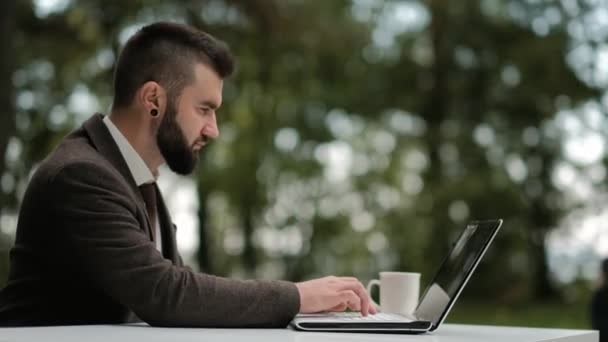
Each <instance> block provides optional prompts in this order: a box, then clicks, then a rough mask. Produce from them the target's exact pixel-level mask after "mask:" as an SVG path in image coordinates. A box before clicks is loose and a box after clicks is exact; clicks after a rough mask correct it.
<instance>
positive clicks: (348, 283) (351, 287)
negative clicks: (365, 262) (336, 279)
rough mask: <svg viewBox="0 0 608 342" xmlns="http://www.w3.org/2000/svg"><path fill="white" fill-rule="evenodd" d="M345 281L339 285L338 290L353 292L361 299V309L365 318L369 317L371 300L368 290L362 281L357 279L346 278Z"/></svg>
mask: <svg viewBox="0 0 608 342" xmlns="http://www.w3.org/2000/svg"><path fill="white" fill-rule="evenodd" d="M344 279H345V281H343V282H341V283H340V284H339V285H338V289H339V290H342V291H352V292H354V293H355V294H356V295H357V296H358V297H359V305H360V306H359V309H357V310H360V311H361V314H362V315H363V316H367V314H368V313H369V312H370V303H371V300H370V298H369V294H368V293H367V290H365V288H364V287H363V284H361V282H360V281H358V280H357V279H356V278H349V277H344ZM353 279H354V281H353Z"/></svg>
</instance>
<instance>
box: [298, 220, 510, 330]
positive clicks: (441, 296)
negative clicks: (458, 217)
mask: <svg viewBox="0 0 608 342" xmlns="http://www.w3.org/2000/svg"><path fill="white" fill-rule="evenodd" d="M501 225H502V220H500V219H499V220H485V221H471V222H469V223H468V224H467V225H466V228H465V229H464V230H463V231H462V233H461V234H460V236H459V237H458V239H457V240H456V242H455V243H454V244H453V245H452V248H451V249H450V252H449V253H448V255H447V257H446V258H445V259H444V261H443V263H442V264H441V267H439V270H438V271H437V273H436V274H435V277H434V278H433V280H432V281H431V282H430V285H429V286H428V287H427V289H426V290H425V291H424V294H423V295H422V297H421V299H420V302H419V304H418V306H417V308H416V310H415V311H414V314H413V315H411V316H409V315H397V314H388V313H378V314H376V315H368V316H367V317H363V316H361V314H360V313H359V312H330V313H318V314H299V315H297V316H296V317H295V318H294V319H293V320H292V321H291V323H290V325H291V326H292V327H293V328H294V329H296V330H303V331H339V332H370V333H381V332H384V333H407V334H420V333H426V332H429V331H435V330H436V329H437V328H439V326H440V325H441V323H442V322H443V321H444V320H445V318H446V317H447V315H448V313H449V312H450V309H452V307H453V306H454V304H455V303H456V299H458V296H459V295H460V293H461V292H462V290H463V289H464V287H465V285H466V283H467V281H468V280H469V278H470V277H471V275H472V274H473V271H475V268H476V267H477V265H478V264H479V262H480V261H481V258H482V257H483V255H484V253H485V252H486V250H487V249H488V247H489V246H490V244H491V243H492V240H493V239H494V237H495V236H496V233H497V232H498V229H499V228H500V226H501Z"/></svg>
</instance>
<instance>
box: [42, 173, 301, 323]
mask: <svg viewBox="0 0 608 342" xmlns="http://www.w3.org/2000/svg"><path fill="white" fill-rule="evenodd" d="M50 187H51V191H52V192H51V193H53V194H54V196H55V197H54V200H53V202H52V203H49V205H51V206H52V212H54V215H55V220H56V222H57V224H58V226H59V227H60V229H62V233H63V235H64V236H63V239H64V240H65V241H66V242H65V243H66V250H65V253H67V254H68V256H69V257H73V258H74V260H77V262H78V265H79V267H80V269H79V271H80V272H83V273H84V274H86V275H87V277H88V278H89V279H90V281H91V282H92V283H93V284H94V285H95V286H97V287H99V288H100V289H101V290H102V291H104V292H105V293H107V294H108V295H109V296H110V297H112V298H114V299H115V300H116V301H117V302H119V303H122V304H123V305H125V306H127V307H128V308H130V309H131V310H133V311H134V312H135V314H136V315H137V316H138V317H140V318H141V319H143V320H144V321H146V322H147V323H149V324H151V325H159V326H191V327H284V326H285V325H287V324H288V323H289V321H290V320H291V319H292V318H293V316H295V314H296V313H297V312H298V311H299V308H300V298H299V291H298V289H297V287H296V286H295V285H294V284H293V283H290V282H282V281H240V280H232V279H226V278H221V277H215V276H212V275H206V274H203V273H197V272H193V271H192V270H190V269H188V268H183V267H176V266H174V265H173V264H172V263H171V262H170V261H168V260H165V259H164V258H163V257H162V255H161V254H160V253H159V252H158V251H157V250H156V248H155V245H154V243H153V242H151V241H150V240H149V238H148V236H147V235H146V234H145V232H144V231H143V229H142V228H141V227H140V225H139V222H138V221H137V219H136V215H135V210H136V209H135V203H133V199H132V198H131V197H130V196H129V195H128V193H127V191H126V190H121V188H122V183H121V182H120V181H119V180H117V179H116V177H115V176H114V174H113V173H112V172H109V171H107V170H104V169H103V168H100V166H99V165H98V164H97V163H94V162H88V161H81V162H78V163H77V164H70V165H68V166H66V167H64V168H63V169H61V170H60V171H59V172H57V174H56V175H55V176H54V177H53V178H52V179H51V181H50Z"/></svg>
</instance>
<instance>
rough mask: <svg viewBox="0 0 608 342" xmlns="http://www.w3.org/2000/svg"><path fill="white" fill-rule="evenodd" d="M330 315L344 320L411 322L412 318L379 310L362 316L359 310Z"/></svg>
mask: <svg viewBox="0 0 608 342" xmlns="http://www.w3.org/2000/svg"><path fill="white" fill-rule="evenodd" d="M327 316H328V317H331V318H335V319H339V320H340V321H344V322H411V321H412V320H411V319H409V318H407V317H404V316H401V315H394V314H389V313H382V312H379V313H377V314H375V315H371V314H370V315H367V316H366V317H364V316H361V314H360V313H359V312H332V313H328V314H327Z"/></svg>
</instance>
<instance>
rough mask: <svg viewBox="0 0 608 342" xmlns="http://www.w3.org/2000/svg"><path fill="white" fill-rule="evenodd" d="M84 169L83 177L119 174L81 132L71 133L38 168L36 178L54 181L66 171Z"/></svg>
mask: <svg viewBox="0 0 608 342" xmlns="http://www.w3.org/2000/svg"><path fill="white" fill-rule="evenodd" d="M70 169H82V170H83V171H85V170H86V172H82V173H81V174H82V176H86V175H88V174H89V173H91V172H94V173H96V174H104V173H105V174H113V175H116V176H118V175H119V173H118V172H117V171H116V169H115V168H114V167H113V166H112V164H111V163H110V161H109V160H108V159H107V158H106V157H105V156H103V155H102V154H101V153H100V152H99V151H98V150H97V149H96V148H95V147H94V146H93V145H92V144H91V142H90V140H89V139H88V138H87V136H86V135H85V134H83V133H82V132H80V131H79V130H77V131H75V132H73V133H71V134H70V135H68V136H67V137H66V138H64V139H63V141H62V142H61V143H60V144H59V145H58V146H57V148H56V149H55V150H54V151H53V152H52V153H51V154H50V155H49V156H48V157H47V158H46V159H44V160H43V161H42V162H41V163H40V165H39V166H38V168H37V170H36V172H35V174H34V177H36V178H42V179H44V180H47V181H49V180H52V179H54V178H56V177H57V176H58V175H59V174H61V173H62V172H64V171H65V170H70Z"/></svg>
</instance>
